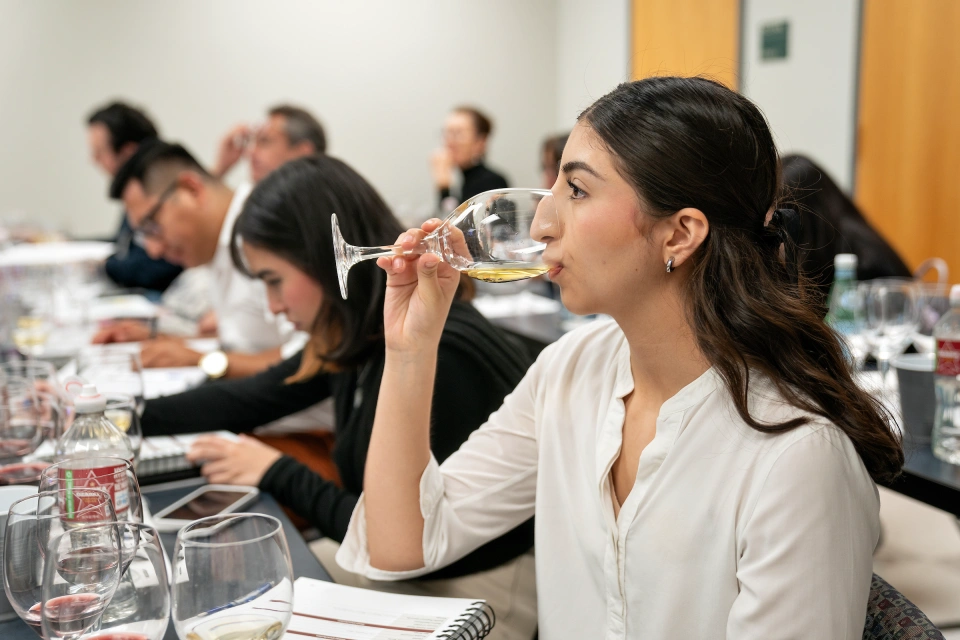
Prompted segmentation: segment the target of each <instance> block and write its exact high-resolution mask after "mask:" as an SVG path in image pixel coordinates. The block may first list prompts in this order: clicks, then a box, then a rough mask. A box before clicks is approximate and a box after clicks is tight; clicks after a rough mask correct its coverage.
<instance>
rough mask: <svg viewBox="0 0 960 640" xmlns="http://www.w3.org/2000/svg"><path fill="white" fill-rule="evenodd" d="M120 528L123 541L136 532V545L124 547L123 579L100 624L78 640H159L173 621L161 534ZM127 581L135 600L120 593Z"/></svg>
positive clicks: (121, 525)
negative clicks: (124, 582) (81, 639)
mask: <svg viewBox="0 0 960 640" xmlns="http://www.w3.org/2000/svg"><path fill="white" fill-rule="evenodd" d="M91 528H93V527H91V526H90V525H84V527H81V528H79V529H77V530H75V534H76V535H82V534H85V533H86V531H87V530H88V529H91ZM117 528H118V529H119V536H120V538H121V539H122V538H123V537H127V538H131V535H130V534H131V531H134V532H135V533H134V535H133V536H132V538H133V539H135V540H136V543H135V545H134V546H133V547H132V548H130V547H128V546H127V545H126V544H123V543H121V547H122V551H121V558H128V559H126V560H124V561H123V562H122V567H121V571H123V572H124V573H123V578H122V579H121V582H120V583H119V584H118V586H117V590H116V591H115V592H114V594H113V598H112V599H111V600H110V603H109V604H108V605H107V607H106V609H104V610H103V615H102V616H101V617H100V620H99V623H96V624H94V625H92V626H91V627H89V628H88V629H87V631H86V632H85V633H82V634H81V635H79V636H78V637H79V638H83V640H160V639H161V638H163V636H164V634H165V633H166V631H167V624H168V622H169V619H170V582H169V579H168V571H167V560H166V556H165V554H164V552H163V546H162V545H161V543H160V534H159V533H157V530H156V529H154V528H153V527H151V526H149V525H145V524H135V523H130V522H119V523H117ZM94 531H96V529H94ZM61 546H62V545H61ZM126 579H129V581H130V585H131V589H132V590H133V592H132V597H129V598H121V597H120V589H121V586H122V584H123V581H124V580H126ZM48 592H49V594H50V595H51V596H55V592H56V589H55V588H48V587H46V586H45V587H44V594H47V593H48ZM46 600H47V596H46V595H44V601H46ZM44 612H46V609H44ZM51 622H53V621H51Z"/></svg>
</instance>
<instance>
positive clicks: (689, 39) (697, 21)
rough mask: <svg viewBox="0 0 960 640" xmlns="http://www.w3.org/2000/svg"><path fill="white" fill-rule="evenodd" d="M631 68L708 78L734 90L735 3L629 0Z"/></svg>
mask: <svg viewBox="0 0 960 640" xmlns="http://www.w3.org/2000/svg"><path fill="white" fill-rule="evenodd" d="M632 18H633V19H632V32H631V40H632V42H631V63H632V65H631V70H632V75H633V78H634V79H635V80H638V79H640V78H646V77H648V76H654V75H661V76H662V75H684V76H692V75H700V74H703V75H707V76H710V77H711V78H713V79H715V80H719V81H720V82H723V83H724V84H725V85H727V86H728V87H730V88H732V89H736V88H737V84H738V82H737V65H738V51H739V48H740V46H739V45H740V40H739V38H740V2H739V0H633V16H632Z"/></svg>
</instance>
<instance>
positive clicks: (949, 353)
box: [937, 338, 960, 376]
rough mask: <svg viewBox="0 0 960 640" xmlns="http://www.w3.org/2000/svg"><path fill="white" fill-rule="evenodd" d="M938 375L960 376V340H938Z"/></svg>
mask: <svg viewBox="0 0 960 640" xmlns="http://www.w3.org/2000/svg"><path fill="white" fill-rule="evenodd" d="M937 375H938V376H960V340H941V339H939V338H938V339H937Z"/></svg>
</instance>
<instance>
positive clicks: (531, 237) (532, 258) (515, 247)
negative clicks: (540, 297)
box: [331, 189, 557, 299]
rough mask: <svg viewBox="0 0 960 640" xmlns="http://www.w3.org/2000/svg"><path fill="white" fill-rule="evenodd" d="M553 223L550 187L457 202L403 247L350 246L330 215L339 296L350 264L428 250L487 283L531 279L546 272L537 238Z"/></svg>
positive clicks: (498, 191)
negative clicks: (433, 225)
mask: <svg viewBox="0 0 960 640" xmlns="http://www.w3.org/2000/svg"><path fill="white" fill-rule="evenodd" d="M556 222H557V212H556V204H555V203H554V200H553V194H552V193H551V192H550V191H548V190H545V189H495V190H493V191H485V192H484V193H481V194H479V195H477V196H475V197H473V198H471V199H470V200H467V201H466V202H464V203H463V204H461V205H460V206H459V207H457V208H456V209H455V210H454V211H453V212H452V213H451V214H450V215H449V216H448V217H447V218H446V219H445V220H444V221H443V222H442V223H441V224H440V226H439V227H437V229H435V230H434V231H433V232H432V233H430V234H428V235H427V236H425V237H424V238H423V239H422V240H421V241H420V242H419V243H418V244H417V246H416V247H414V248H413V249H412V250H410V251H404V250H403V248H402V247H401V246H400V245H390V246H380V247H355V246H353V245H350V244H348V243H347V242H346V241H345V240H344V238H343V235H342V234H341V232H340V225H339V223H338V222H337V215H336V213H334V214H332V216H331V227H332V231H333V247H334V254H335V256H336V261H337V276H338V278H339V282H340V294H341V295H342V296H343V298H344V299H346V298H347V276H348V274H349V272H350V268H351V267H352V266H353V265H355V264H357V263H359V262H362V261H364V260H371V259H374V258H379V257H381V256H392V255H422V254H425V253H432V254H434V255H437V256H439V257H440V259H442V260H443V261H444V262H446V263H448V264H449V265H450V266H452V267H453V268H455V269H457V270H458V271H462V272H464V273H466V274H467V275H468V276H470V277H472V278H477V279H478V280H484V281H486V282H511V281H514V280H522V279H524V278H533V277H536V276H539V275H542V274H544V273H546V272H547V271H548V270H549V266H547V265H546V264H545V263H544V262H543V251H544V249H545V248H546V244H545V243H543V242H541V241H540V240H538V237H539V233H540V232H541V231H543V230H544V229H547V228H549V227H551V226H552V225H555V224H556Z"/></svg>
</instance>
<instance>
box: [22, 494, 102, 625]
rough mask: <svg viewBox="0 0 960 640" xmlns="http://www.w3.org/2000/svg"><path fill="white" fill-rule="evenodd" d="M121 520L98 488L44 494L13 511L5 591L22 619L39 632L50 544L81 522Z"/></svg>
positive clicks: (25, 501) (36, 496)
mask: <svg viewBox="0 0 960 640" xmlns="http://www.w3.org/2000/svg"><path fill="white" fill-rule="evenodd" d="M112 522H116V514H115V513H114V511H113V504H112V503H111V501H110V496H109V495H107V494H106V492H104V491H100V490H98V489H83V490H76V491H70V492H69V493H68V492H67V491H65V490H57V491H43V492H40V493H36V494H34V495H31V496H28V497H26V498H23V499H22V500H18V501H17V502H15V503H14V504H13V505H12V506H11V507H10V512H9V514H8V515H7V525H6V527H5V530H4V541H3V588H4V591H5V592H6V594H7V598H8V599H9V600H10V604H11V605H12V606H13V608H14V610H15V611H16V612H17V615H19V616H20V618H21V619H22V620H23V621H24V622H26V623H27V624H28V625H29V626H30V628H32V629H33V630H34V631H36V632H37V634H38V635H39V634H40V618H41V615H40V614H41V612H40V602H41V600H42V588H43V564H44V558H45V557H46V555H47V544H48V543H49V541H50V540H52V539H53V538H57V537H59V536H60V535H61V534H63V533H64V532H66V531H68V530H70V529H73V528H76V527H77V526H80V524H87V523H90V524H104V523H112Z"/></svg>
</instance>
